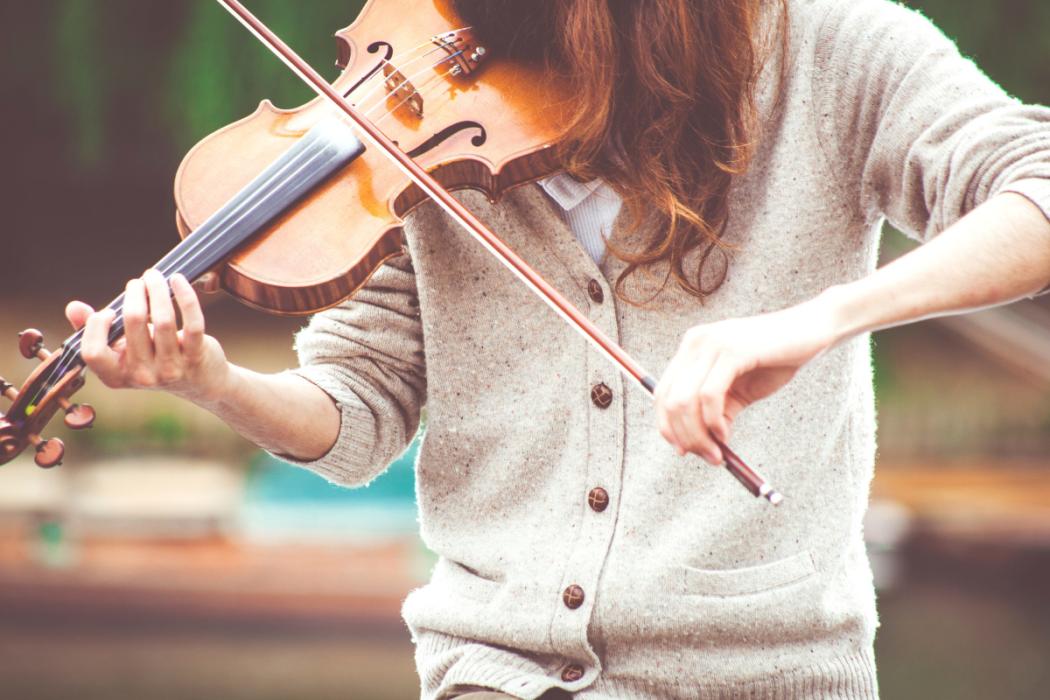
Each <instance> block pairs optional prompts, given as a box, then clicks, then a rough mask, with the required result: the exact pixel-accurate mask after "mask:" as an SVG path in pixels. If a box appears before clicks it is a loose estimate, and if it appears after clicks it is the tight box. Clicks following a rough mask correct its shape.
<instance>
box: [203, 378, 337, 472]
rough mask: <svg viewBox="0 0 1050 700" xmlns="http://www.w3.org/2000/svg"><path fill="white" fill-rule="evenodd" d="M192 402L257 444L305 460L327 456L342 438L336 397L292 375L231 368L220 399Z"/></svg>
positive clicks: (218, 397)
mask: <svg viewBox="0 0 1050 700" xmlns="http://www.w3.org/2000/svg"><path fill="white" fill-rule="evenodd" d="M191 400H193V401H194V403H196V404H198V405H199V406H201V407H203V408H205V409H207V410H208V411H210V412H212V413H214V414H215V415H216V416H218V417H219V418H220V419H222V420H223V421H224V422H225V423H226V424H228V425H229V426H230V427H231V428H233V429H234V430H235V431H237V432H238V433H239V434H240V435H242V436H243V437H245V438H246V439H248V440H250V441H251V442H253V443H255V444H256V445H258V446H260V447H262V448H264V449H266V450H269V451H270V452H274V453H277V454H283V455H288V456H289V457H294V458H296V459H299V460H302V461H311V460H314V459H318V458H320V457H321V456H323V455H324V454H326V453H327V452H328V451H329V450H330V449H331V448H332V445H333V444H334V443H335V441H336V438H337V437H338V435H339V427H340V420H341V419H340V414H339V409H338V407H337V406H336V405H335V402H334V401H332V399H331V397H329V396H328V394H326V393H325V392H324V391H322V390H321V389H320V388H318V387H317V386H315V385H314V384H312V383H311V382H309V381H307V380H305V379H303V378H302V377H299V376H298V375H295V374H291V373H288V372H282V373H279V374H260V373H258V372H253V371H251V370H248V369H245V368H243V367H238V366H236V365H232V364H231V365H230V369H229V375H228V378H227V381H226V382H225V383H224V390H223V391H222V392H221V393H220V394H219V395H218V396H217V397H216V398H213V399H210V400H209V399H191Z"/></svg>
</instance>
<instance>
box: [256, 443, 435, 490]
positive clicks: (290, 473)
mask: <svg viewBox="0 0 1050 700" xmlns="http://www.w3.org/2000/svg"><path fill="white" fill-rule="evenodd" d="M418 451H419V442H418V440H416V441H413V442H412V444H411V445H410V446H409V448H408V450H406V451H405V453H404V454H403V455H401V457H399V458H398V459H396V460H395V461H394V462H392V463H391V465H390V466H389V467H388V468H387V470H386V471H385V472H383V474H382V475H381V476H379V477H378V478H377V479H376V480H375V481H373V482H372V483H371V484H369V485H368V486H367V487H364V488H354V489H350V488H345V487H342V486H336V485H335V484H331V483H329V482H327V481H325V480H324V479H323V478H322V477H320V476H318V475H316V474H314V473H313V472H311V471H308V470H306V469H301V468H299V467H296V466H292V465H290V464H287V463H285V462H282V461H280V460H279V459H277V458H275V457H273V456H271V455H269V454H267V453H265V452H260V453H259V454H258V455H257V456H256V457H255V459H253V460H252V464H251V469H250V471H249V473H248V482H247V486H246V492H245V501H246V502H247V503H249V504H281V505H295V504H301V505H307V504H326V505H327V504H331V505H336V504H347V505H355V504H361V505H364V504H391V505H393V504H398V505H401V504H414V503H415V498H416V492H415V473H414V470H413V465H414V464H415V461H416V454H417V452H418Z"/></svg>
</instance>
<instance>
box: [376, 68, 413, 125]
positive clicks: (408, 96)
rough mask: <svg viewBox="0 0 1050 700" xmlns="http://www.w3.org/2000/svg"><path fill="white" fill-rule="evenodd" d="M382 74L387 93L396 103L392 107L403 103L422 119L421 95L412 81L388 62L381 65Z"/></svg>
mask: <svg viewBox="0 0 1050 700" xmlns="http://www.w3.org/2000/svg"><path fill="white" fill-rule="evenodd" d="M383 76H384V77H385V78H386V80H385V81H384V82H385V84H386V92H387V95H389V96H390V98H391V99H392V100H393V101H394V104H395V105H396V106H395V107H394V109H397V107H400V106H401V105H405V106H406V107H408V108H409V109H410V110H412V114H414V115H416V116H417V117H419V118H420V119H422V118H423V96H422V95H421V94H419V90H417V89H416V87H415V86H414V85H413V84H412V81H410V80H409V79H408V78H406V77H405V75H404V73H402V72H401V71H399V70H398V69H397V68H395V67H394V66H393V64H391V63H389V62H388V63H385V64H384V65H383Z"/></svg>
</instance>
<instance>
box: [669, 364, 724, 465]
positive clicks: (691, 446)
mask: <svg viewBox="0 0 1050 700" xmlns="http://www.w3.org/2000/svg"><path fill="white" fill-rule="evenodd" d="M716 361H717V356H716V355H715V354H713V353H705V354H704V355H702V356H701V357H699V358H698V359H697V361H696V363H695V364H694V365H693V367H692V368H690V370H689V378H688V383H687V384H684V385H682V386H680V387H678V389H677V390H676V391H675V392H674V394H673V398H672V399H671V405H672V407H675V409H674V410H672V412H671V428H672V430H673V431H674V432H675V435H676V436H677V437H678V440H679V444H680V445H681V446H682V447H683V448H685V449H686V450H687V451H688V452H692V453H694V454H698V455H700V456H701V457H703V458H704V459H705V460H707V461H708V462H711V463H712V464H718V463H719V459H718V458H719V457H720V456H721V455H720V454H719V452H718V447H717V445H715V443H714V440H713V439H712V438H711V434H710V432H709V430H708V426H707V425H706V424H705V422H704V420H703V414H702V411H701V408H700V390H701V387H703V385H704V383H705V382H706V381H707V376H708V374H709V373H710V371H711V367H712V366H714V364H715V362H716Z"/></svg>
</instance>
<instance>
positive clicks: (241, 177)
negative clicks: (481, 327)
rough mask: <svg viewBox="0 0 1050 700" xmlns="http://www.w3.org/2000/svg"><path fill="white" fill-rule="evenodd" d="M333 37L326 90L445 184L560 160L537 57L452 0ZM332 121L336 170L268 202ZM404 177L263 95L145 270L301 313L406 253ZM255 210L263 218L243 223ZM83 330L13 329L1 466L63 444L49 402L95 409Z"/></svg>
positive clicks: (202, 152) (553, 109) (479, 184)
mask: <svg viewBox="0 0 1050 700" xmlns="http://www.w3.org/2000/svg"><path fill="white" fill-rule="evenodd" d="M336 37H337V40H338V49H339V54H338V55H339V59H338V61H337V64H338V65H339V66H340V67H342V68H343V69H344V71H343V73H342V75H341V76H340V77H339V79H338V80H337V81H336V82H335V83H334V84H333V86H332V87H333V88H336V89H338V91H339V92H340V93H342V94H343V95H344V96H345V97H346V99H347V100H349V101H351V102H352V103H355V105H356V106H357V107H358V108H359V109H360V111H362V112H363V113H364V114H365V115H366V116H367V117H368V118H369V120H370V121H371V122H372V124H374V125H375V126H376V127H377V128H378V129H379V130H380V131H382V132H383V133H384V135H385V136H386V137H388V138H389V139H391V140H392V141H394V142H395V143H396V144H397V145H398V146H399V147H400V148H401V149H402V150H404V151H405V152H407V153H408V154H409V156H410V157H411V158H412V159H414V160H415V162H416V163H417V164H418V165H419V166H421V167H422V168H424V169H425V170H426V171H428V172H429V173H431V175H432V176H433V177H434V178H435V179H436V180H437V181H438V183H440V184H441V185H442V186H444V187H445V188H446V189H449V190H458V189H465V188H473V189H478V190H481V191H483V192H485V193H486V194H487V195H488V196H489V197H490V198H491V199H493V200H496V199H498V198H499V196H500V195H501V194H502V193H503V192H505V191H506V190H508V189H510V188H512V187H515V186H518V185H521V184H524V183H527V182H530V181H532V180H536V179H538V178H541V177H544V176H546V175H548V174H550V173H552V172H554V171H555V170H556V169H557V164H556V162H555V157H554V153H555V150H556V149H555V148H554V145H555V143H556V141H557V139H558V136H559V133H558V127H559V125H561V124H564V112H563V110H567V109H568V107H569V103H568V99H567V97H566V96H565V95H564V94H561V92H559V90H558V89H557V86H556V85H553V84H551V83H550V81H549V80H547V79H546V77H545V75H544V70H543V68H542V67H541V66H528V65H522V64H516V63H511V62H508V61H503V60H501V59H500V58H499V54H498V50H496V49H490V48H489V47H484V46H480V45H479V44H477V43H476V42H475V41H474V38H473V36H472V34H471V32H470V31H469V29H464V28H462V25H461V21H460V20H459V18H458V17H457V16H456V14H455V12H454V11H453V10H452V5H451V2H450V0H430V1H429V2H426V1H425V2H418V3H413V4H412V12H411V13H407V14H406V12H405V8H404V6H403V4H399V3H394V2H390V1H389V0H369V2H368V3H367V4H366V5H365V7H364V8H363V9H362V11H361V13H360V15H359V16H358V18H357V20H356V21H355V22H354V23H353V24H351V25H350V26H349V27H347V28H346V29H344V30H342V31H340V32H338V33H337V34H336ZM332 123H334V124H336V125H337V129H336V131H338V130H339V129H342V130H343V131H344V132H345V135H344V137H343V138H342V140H343V141H344V142H345V141H346V140H347V139H349V140H352V141H353V144H352V145H351V146H350V147H347V144H346V143H340V144H337V146H338V148H342V149H343V150H344V151H345V152H344V153H343V156H342V157H343V160H342V161H338V163H339V164H342V163H343V162H344V161H345V163H346V164H345V167H338V168H336V169H334V170H330V171H325V172H324V174H323V175H318V174H317V173H316V172H311V171H310V168H311V167H312V166H311V163H312V162H313V161H310V160H309V159H306V160H302V163H303V165H302V167H301V168H300V169H298V170H294V171H293V172H292V174H291V175H290V176H288V177H286V178H285V179H286V180H287V183H290V184H289V186H288V187H285V189H286V190H295V192H294V195H295V196H294V198H293V199H289V201H288V202H287V203H284V202H282V203H280V206H279V207H275V206H274V205H272V204H271V203H270V202H267V201H264V199H263V194H265V193H266V192H267V190H266V188H265V187H261V186H260V181H262V180H265V179H266V177H267V173H269V172H273V170H274V168H275V167H276V165H275V163H280V162H281V159H282V158H285V159H287V157H288V156H287V154H288V153H290V152H295V151H296V148H297V146H301V145H302V144H303V143H304V142H307V141H308V139H312V140H313V141H321V142H323V141H324V138H327V137H326V136H324V134H331V133H332V132H333V129H332V127H330V126H329V127H327V128H325V129H319V127H320V126H324V125H325V124H332ZM315 127H318V128H315ZM319 134H320V135H321V136H319ZM322 145H324V144H323V143H322ZM338 148H337V149H336V150H338ZM297 162H298V161H297ZM301 181H309V182H310V183H311V184H310V185H309V186H308V187H307V186H305V185H304V186H301V187H300V186H298V185H297V184H296V183H298V182H301ZM412 182H413V181H412V179H411V178H410V177H409V176H408V175H407V174H406V173H405V172H403V171H402V170H400V169H399V168H398V167H397V166H396V165H395V164H393V163H392V162H391V161H390V160H389V159H388V158H387V157H386V156H385V155H384V154H383V153H382V152H381V151H379V150H369V149H367V148H365V147H364V146H363V144H361V142H360V141H359V140H357V139H356V137H354V136H353V135H352V134H351V133H350V127H349V126H348V125H347V120H346V118H345V117H344V116H342V114H341V113H339V112H338V111H337V110H336V109H334V108H333V107H332V106H331V104H330V103H328V102H326V101H325V100H324V99H323V98H320V97H318V98H317V99H315V100H313V101H311V102H309V103H307V104H306V105H304V106H302V107H300V108H298V109H291V110H284V109H277V108H275V107H274V106H273V105H272V104H271V103H270V102H269V101H263V102H262V104H261V105H260V106H259V108H258V109H257V110H256V111H255V113H254V114H252V115H250V116H248V117H246V118H244V119H242V120H240V121H238V122H236V123H234V124H231V125H229V126H226V127H224V128H222V129H220V130H218V131H217V132H215V133H214V134H212V135H210V136H208V137H207V138H205V139H204V140H202V141H201V142H200V143H198V144H197V145H196V146H195V147H194V148H193V149H192V150H191V151H190V152H189V153H188V154H187V155H186V157H185V158H184V160H183V162H182V164H181V166H180V167H179V169H178V173H177V175H176V178H175V202H176V209H177V215H176V225H177V228H178V232H179V234H180V236H181V237H182V238H183V239H184V240H183V241H182V242H181V243H180V244H179V245H178V246H176V247H175V248H174V249H172V251H171V252H169V253H168V254H167V255H166V256H165V257H164V258H163V259H162V260H161V261H159V262H158V263H157V264H156V265H155V267H156V268H157V269H158V270H161V271H162V272H163V273H164V274H166V275H167V274H171V273H173V272H181V273H183V274H185V275H186V276H187V277H188V278H189V279H191V281H192V280H195V279H199V278H200V277H201V276H202V275H203V274H204V273H205V272H209V271H210V272H215V273H217V276H218V278H219V281H220V284H221V286H222V288H224V289H225V290H226V291H227V292H229V293H230V294H231V295H232V296H234V297H235V298H237V299H239V300H241V301H242V302H244V303H246V304H248V305H250V306H253V307H256V308H258V309H262V310H264V311H267V312H271V313H277V314H309V313H313V312H315V311H319V310H321V309H324V308H327V307H330V306H334V305H335V304H338V303H339V302H341V301H343V300H345V299H347V298H348V297H350V296H352V295H353V294H354V292H355V291H357V290H358V289H360V288H361V286H362V285H364V283H365V282H366V281H367V280H368V278H369V277H370V276H371V275H372V273H373V272H375V270H376V269H377V268H378V267H379V266H380V265H381V264H382V263H383V261H385V260H387V259H389V258H390V257H393V256H396V255H398V254H400V253H401V252H402V246H403V241H402V234H401V225H402V223H403V217H404V216H405V215H406V214H408V212H410V211H411V210H412V209H413V208H414V207H416V206H418V205H419V204H421V203H422V202H423V201H424V200H425V199H426V195H425V194H424V193H423V191H422V190H421V189H419V188H418V187H417V186H416V185H414V184H412ZM297 187H298V189H296V188H297ZM253 197H254V199H253ZM253 202H254V203H253ZM259 202H261V203H259ZM264 209H266V210H268V213H267V216H268V217H269V218H267V219H266V221H265V223H260V224H259V225H258V226H257V227H253V226H251V225H250V222H251V221H253V220H259V217H258V216H257V214H258V211H259V210H264ZM270 214H272V216H269V215H270ZM253 217H254V218H253ZM230 220H238V221H239V223H238V226H239V229H238V230H236V231H231V230H229V229H230V228H231V227H230V226H229V225H227V224H228V222H229V221H230ZM217 221H218V224H217V223H216V222H217ZM245 222H249V223H245ZM224 227H225V228H224ZM234 228H236V227H234ZM231 233H236V234H237V235H236V236H231V235H229V234H231ZM194 234H196V235H194ZM220 234H221V235H220ZM223 237H225V238H226V239H227V240H222V239H223ZM212 239H214V240H212ZM232 239H235V240H233V242H232V243H231V240H232ZM220 244H222V245H220ZM109 308H111V309H113V310H114V311H115V312H116V313H117V318H116V320H115V321H114V324H113V327H112V329H111V332H110V342H111V343H112V342H116V340H118V339H119V338H120V337H121V336H122V335H123V318H122V316H121V311H122V308H123V296H122V295H121V296H118V297H117V298H116V299H115V300H114V301H113V302H112V303H110V305H109ZM81 336H82V332H81V331H77V332H76V333H74V335H73V336H71V337H70V338H68V339H66V341H65V342H64V343H63V344H62V346H61V347H60V348H59V349H58V350H57V351H55V352H51V351H49V350H48V349H47V348H45V347H44V346H43V342H42V341H43V339H42V337H41V335H40V333H39V332H37V331H35V330H28V331H25V332H24V333H23V334H22V336H21V340H20V343H19V345H20V349H21V351H22V354H23V355H24V356H25V357H26V358H29V359H34V358H35V359H38V360H40V362H41V364H40V365H39V366H38V367H37V368H36V370H35V371H34V372H33V373H32V374H31V375H30V376H29V378H28V379H27V380H26V381H25V382H24V383H23V384H22V386H21V388H20V389H18V390H16V389H15V386H14V385H12V384H11V383H9V382H7V381H6V380H4V379H3V378H2V377H0V394H2V395H3V396H4V397H5V398H7V399H9V400H10V401H11V405H10V406H9V408H8V411H7V412H6V414H3V413H0V464H4V463H6V462H9V461H11V460H12V459H14V458H15V457H16V456H18V455H19V454H20V453H21V452H23V451H24V450H25V449H26V448H27V447H34V448H35V450H36V456H35V461H36V463H37V464H38V465H39V466H41V467H52V466H55V465H57V464H60V463H61V460H62V458H63V455H64V452H65V448H64V446H63V444H62V441H61V440H59V439H50V440H46V439H43V438H42V437H41V433H42V431H43V429H44V428H45V427H46V426H47V424H48V422H49V421H50V420H51V418H52V417H53V416H54V415H55V414H57V413H58V412H59V411H63V412H64V413H65V419H64V420H65V424H66V426H67V427H68V428H70V429H84V428H88V427H90V426H91V424H92V423H93V421H94V419H95V414H94V411H93V410H92V409H91V407H89V406H80V405H77V404H74V403H72V402H71V401H70V398H71V397H72V395H73V394H74V393H75V392H76V391H78V390H79V389H80V387H81V386H83V384H84V379H85V378H84V372H85V364H84V362H83V359H82V358H81V356H80V340H81Z"/></svg>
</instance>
